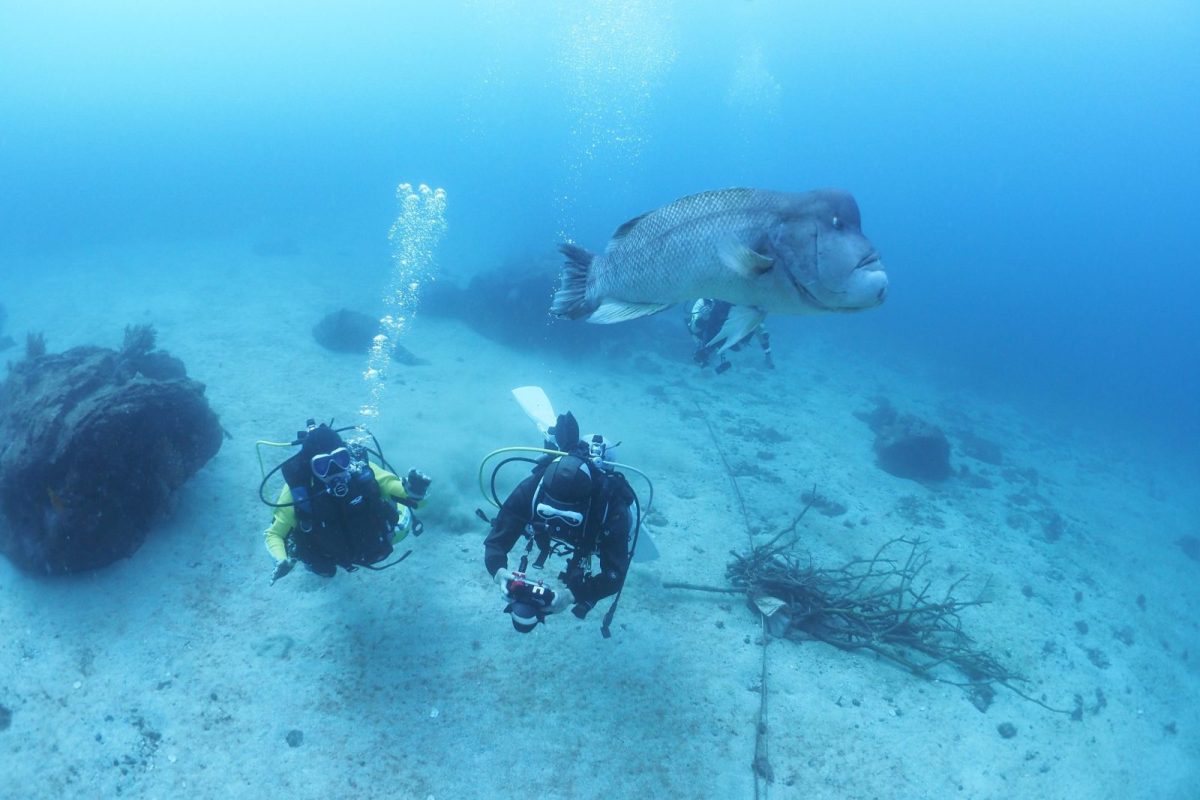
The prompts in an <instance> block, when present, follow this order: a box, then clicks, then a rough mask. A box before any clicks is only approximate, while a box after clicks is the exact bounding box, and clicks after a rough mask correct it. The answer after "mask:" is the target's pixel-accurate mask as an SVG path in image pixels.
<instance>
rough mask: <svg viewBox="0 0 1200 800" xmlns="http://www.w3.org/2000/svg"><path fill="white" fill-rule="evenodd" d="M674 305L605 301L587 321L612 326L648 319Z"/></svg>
mask: <svg viewBox="0 0 1200 800" xmlns="http://www.w3.org/2000/svg"><path fill="white" fill-rule="evenodd" d="M673 305H674V303H629V302H626V301H624V300H605V301H604V302H603V303H601V304H600V306H599V307H598V308H597V309H596V310H595V311H593V312H592V313H591V315H590V316H588V317H587V321H588V322H595V323H598V324H600V325H611V324H612V323H614V322H626V321H628V320H631V319H637V318H638V317H648V316H650V315H651V314H657V313H658V312H660V311H662V310H663V309H666V308H670V307H671V306H673Z"/></svg>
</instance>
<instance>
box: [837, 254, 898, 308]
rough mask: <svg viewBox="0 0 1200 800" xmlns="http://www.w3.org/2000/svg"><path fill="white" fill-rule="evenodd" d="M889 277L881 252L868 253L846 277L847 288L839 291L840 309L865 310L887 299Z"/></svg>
mask: <svg viewBox="0 0 1200 800" xmlns="http://www.w3.org/2000/svg"><path fill="white" fill-rule="evenodd" d="M887 293H888V277H887V273H886V272H885V271H884V268H883V261H881V260H880V258H879V254H878V253H875V252H871V253H868V254H867V255H866V256H864V257H863V258H862V260H860V261H859V262H858V265H857V266H855V267H854V269H853V270H852V271H851V272H850V275H849V276H848V277H847V279H846V285H845V288H844V289H843V290H842V291H840V292H838V293H837V308H836V310H838V311H865V310H866V309H868V308H875V307H876V306H878V305H880V304H882V303H883V301H884V300H886V299H887Z"/></svg>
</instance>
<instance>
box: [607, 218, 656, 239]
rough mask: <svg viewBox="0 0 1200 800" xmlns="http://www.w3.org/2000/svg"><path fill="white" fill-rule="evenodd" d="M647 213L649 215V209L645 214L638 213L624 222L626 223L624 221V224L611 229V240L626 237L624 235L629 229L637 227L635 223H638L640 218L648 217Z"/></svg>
mask: <svg viewBox="0 0 1200 800" xmlns="http://www.w3.org/2000/svg"><path fill="white" fill-rule="evenodd" d="M649 215H650V212H649V211H647V212H646V213H645V214H638V215H637V216H636V217H634V218H633V219H631V220H629V221H628V222H626V223H625V224H624V225H622V226H621V227H619V228H617V229H616V230H615V231H613V235H612V241H614V242H615V241H617V240H618V239H624V238H625V237H626V236H627V235H628V234H629V232H630V231H631V230H633V229H634V228H635V227H637V224H638V223H639V222H641V221H642V220H644V219H645V218H646V217H648V216H649Z"/></svg>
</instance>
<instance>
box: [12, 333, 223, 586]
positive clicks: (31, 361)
mask: <svg viewBox="0 0 1200 800" xmlns="http://www.w3.org/2000/svg"><path fill="white" fill-rule="evenodd" d="M221 441H222V430H221V426H220V423H219V422H218V420H217V415H216V414H215V413H213V411H212V409H211V408H209V405H208V401H207V400H206V399H205V397H204V385H203V384H201V383H198V382H197V381H194V380H191V379H190V378H188V377H187V370H186V368H185V367H184V365H183V362H182V361H180V360H179V359H177V358H174V357H172V356H171V355H169V354H167V353H165V352H163V351H161V350H155V349H154V332H153V330H152V329H151V328H149V327H146V326H138V327H133V328H127V329H126V331H125V344H124V346H123V347H122V349H121V350H120V351H116V350H111V349H108V348H103V347H76V348H72V349H70V350H67V351H66V352H63V353H54V354H50V353H46V352H45V345H44V342H43V341H42V340H41V339H40V337H31V338H30V340H29V343H28V346H27V352H26V357H25V359H24V360H22V361H19V362H17V363H15V364H12V365H11V367H10V370H9V374H8V377H7V379H6V380H5V381H4V383H3V384H0V552H3V553H4V554H5V555H6V556H8V558H9V559H10V560H11V561H12V562H13V563H15V564H16V565H17V566H18V567H20V568H21V569H23V570H26V571H28V572H33V573H41V574H62V573H70V572H79V571H82V570H89V569H96V568H98V567H103V566H105V565H107V564H110V563H112V562H113V561H116V560H117V559H120V558H126V557H128V556H130V555H132V554H133V553H134V552H135V551H136V550H137V549H138V547H140V546H141V544H142V543H143V542H144V541H145V539H146V536H147V535H148V534H149V532H150V530H151V527H152V525H153V523H154V522H155V521H156V520H157V519H159V518H160V517H161V515H162V514H163V513H164V512H165V511H166V510H167V508H168V507H169V503H170V502H171V499H172V496H173V494H174V493H175V491H176V490H178V489H179V488H180V487H181V486H183V484H184V483H185V482H186V481H187V480H188V479H189V478H190V477H191V476H192V475H194V474H195V473H196V471H197V470H199V469H200V468H201V467H202V466H203V465H204V464H205V463H206V462H207V461H208V460H209V459H210V458H212V457H213V456H214V455H215V454H216V453H217V451H218V450H219V449H220V447H221Z"/></svg>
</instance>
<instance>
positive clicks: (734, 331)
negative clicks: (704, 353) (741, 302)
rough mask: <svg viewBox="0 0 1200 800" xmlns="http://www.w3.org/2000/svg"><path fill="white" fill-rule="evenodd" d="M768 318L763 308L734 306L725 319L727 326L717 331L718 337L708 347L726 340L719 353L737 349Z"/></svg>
mask: <svg viewBox="0 0 1200 800" xmlns="http://www.w3.org/2000/svg"><path fill="white" fill-rule="evenodd" d="M766 318H767V312H765V311H763V310H762V309H761V308H757V307H755V306H734V307H733V308H731V309H729V316H728V317H726V318H725V324H724V325H722V326H721V330H719V331H717V335H716V336H714V337H713V338H712V339H711V340H710V341H709V342H708V344H707V345H706V346H712V345H713V344H714V343H716V342H720V341H722V340H724V342H725V344H723V345H721V349H720V350H719V351H718V352H720V353H724V352H725V351H726V350H728V349H729V348H731V347H736V346H737V345H739V344H741V343H742V342H744V341H746V340H747V339H749V338H750V336H751V334H753V333H754V331H755V330H756V329H757V328H758V326H759V325H761V324H762V321H763V320H764V319H766Z"/></svg>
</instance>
